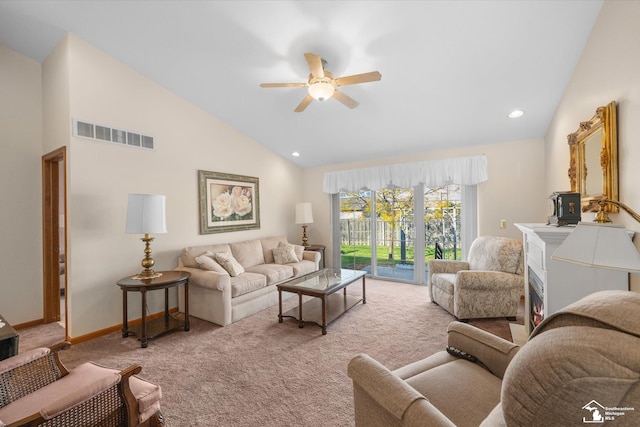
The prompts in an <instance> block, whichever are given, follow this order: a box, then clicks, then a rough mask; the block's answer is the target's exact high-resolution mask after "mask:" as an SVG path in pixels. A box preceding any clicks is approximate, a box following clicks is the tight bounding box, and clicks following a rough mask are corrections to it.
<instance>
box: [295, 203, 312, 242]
mask: <svg viewBox="0 0 640 427" xmlns="http://www.w3.org/2000/svg"><path fill="white" fill-rule="evenodd" d="M296 224H302V246H304V247H308V246H310V245H309V242H308V240H309V239H308V238H307V225H308V224H313V212H312V211H311V203H309V202H301V203H296Z"/></svg>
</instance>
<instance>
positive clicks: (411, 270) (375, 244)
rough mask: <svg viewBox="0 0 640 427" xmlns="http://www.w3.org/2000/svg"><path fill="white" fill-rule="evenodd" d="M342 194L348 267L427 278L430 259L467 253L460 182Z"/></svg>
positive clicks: (345, 263)
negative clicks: (436, 185) (463, 247)
mask: <svg viewBox="0 0 640 427" xmlns="http://www.w3.org/2000/svg"><path fill="white" fill-rule="evenodd" d="M416 194H422V195H423V196H422V197H418V198H416V197H415V195H416ZM339 200H340V203H339V209H340V226H339V227H340V230H339V236H340V239H339V245H340V246H339V250H340V263H341V267H342V268H350V269H356V270H365V271H367V272H368V273H370V274H371V275H372V276H373V277H381V278H388V279H394V280H400V281H407V282H412V283H424V282H425V281H426V277H427V274H428V272H427V271H426V265H427V262H428V260H429V259H433V258H436V257H438V258H449V259H461V248H462V242H461V221H460V218H461V217H462V213H463V211H462V197H461V191H460V187H459V186H455V185H449V186H444V187H437V188H424V187H422V186H417V187H415V188H393V189H388V190H380V191H361V192H343V193H340V195H339ZM416 212H417V214H416Z"/></svg>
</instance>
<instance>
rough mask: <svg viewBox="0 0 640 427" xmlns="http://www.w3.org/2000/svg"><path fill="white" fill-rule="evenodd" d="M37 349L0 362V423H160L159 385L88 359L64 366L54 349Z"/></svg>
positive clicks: (134, 368)
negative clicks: (72, 367) (86, 361)
mask: <svg viewBox="0 0 640 427" xmlns="http://www.w3.org/2000/svg"><path fill="white" fill-rule="evenodd" d="M70 346H71V344H70V343H68V342H64V343H60V344H57V345H55V346H53V347H51V348H37V349H33V350H29V351H26V352H24V353H20V354H18V355H16V356H13V357H11V358H8V359H5V360H2V361H0V426H9V427H14V426H80V425H87V426H88V425H91V426H149V427H151V426H163V425H164V422H163V419H162V413H161V412H160V398H161V397H162V392H161V389H160V387H159V386H157V385H155V384H151V383H149V382H147V381H145V380H142V379H140V378H138V377H137V376H135V375H136V374H138V373H139V372H140V371H141V370H142V368H141V367H140V366H139V365H132V366H130V367H129V368H127V369H125V370H123V371H118V370H115V369H110V368H105V367H102V366H99V365H96V364H94V363H84V364H82V365H80V366H78V367H76V368H75V369H71V370H67V368H65V366H64V365H63V364H62V362H61V361H60V359H59V357H58V351H60V350H63V349H66V348H69V347H70Z"/></svg>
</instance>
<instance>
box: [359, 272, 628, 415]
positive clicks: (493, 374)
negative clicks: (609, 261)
mask: <svg viewBox="0 0 640 427" xmlns="http://www.w3.org/2000/svg"><path fill="white" fill-rule="evenodd" d="M577 285H578V284H576V286H577ZM639 312H640V294H639V293H636V292H629V291H601V292H596V293H593V294H591V295H589V296H587V297H585V298H583V299H581V300H580V301H577V302H575V303H573V304H570V305H569V306H567V307H565V308H564V309H562V310H561V311H559V312H556V313H554V314H553V315H551V316H549V317H548V318H547V319H545V320H544V321H543V322H542V323H540V325H538V326H537V327H536V328H535V329H534V331H533V333H532V335H531V337H530V338H529V341H528V342H527V343H525V344H524V345H523V346H522V347H521V348H519V347H518V346H516V345H515V344H513V343H511V342H509V341H506V340H504V339H502V338H499V337H497V336H495V335H492V334H490V333H488V332H485V331H483V330H481V329H478V328H476V327H473V326H470V325H468V324H464V323H461V322H452V323H451V324H450V325H449V328H448V344H449V346H452V347H455V348H456V349H458V350H461V351H463V352H464V353H466V354H467V355H470V357H467V358H465V357H458V356H455V355H452V354H450V353H449V352H447V351H441V352H439V353H436V354H434V355H432V356H430V357H427V358H426V359H423V360H420V361H417V362H414V363H412V364H409V365H407V366H404V367H401V368H399V369H397V370H395V371H393V372H392V371H389V370H388V369H387V368H385V367H384V366H383V365H381V364H380V363H378V362H377V361H375V360H374V359H372V358H371V357H369V356H367V355H365V354H360V355H357V356H355V357H354V358H353V359H352V360H351V361H350V362H349V366H348V375H349V376H350V377H351V379H352V380H353V393H354V402H355V422H356V427H365V426H366V427H378V426H379V427H393V426H412V427H415V426H429V427H433V426H458V427H464V426H469V427H477V426H481V427H501V426H509V427H513V426H562V427H565V426H583V425H584V422H585V421H586V422H593V421H598V420H600V421H605V419H608V420H611V425H615V426H616V427H621V426H624V427H631V426H638V425H640V316H638V313H639ZM462 356H464V355H462ZM468 359H471V360H468ZM474 359H476V360H475V361H474ZM598 417H600V418H598ZM612 418H614V419H615V420H612Z"/></svg>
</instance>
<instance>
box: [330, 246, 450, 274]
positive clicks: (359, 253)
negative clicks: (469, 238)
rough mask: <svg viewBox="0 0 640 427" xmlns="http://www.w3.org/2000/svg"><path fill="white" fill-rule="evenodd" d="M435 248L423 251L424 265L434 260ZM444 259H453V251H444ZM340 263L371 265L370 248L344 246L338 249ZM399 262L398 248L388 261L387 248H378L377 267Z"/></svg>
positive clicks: (410, 260) (410, 254)
mask: <svg viewBox="0 0 640 427" xmlns="http://www.w3.org/2000/svg"><path fill="white" fill-rule="evenodd" d="M434 251H435V248H431V247H430V248H426V249H425V257H424V260H425V263H426V262H427V261H429V260H430V259H434V258H435V256H434ZM457 252H458V256H457V258H456V259H461V258H462V249H460V248H458V250H457ZM413 255H414V252H413V248H407V256H406V258H407V259H406V264H410V265H411V264H413V260H414V256H413ZM444 258H446V259H453V251H452V250H451V249H445V253H444ZM340 262H341V265H342V266H343V267H352V268H355V269H360V268H363V267H366V266H368V265H371V247H370V246H364V245H363V246H346V245H342V246H341V247H340ZM400 262H401V256H400V247H394V250H393V259H389V247H388V246H378V249H377V264H378V266H391V265H395V264H398V263H400Z"/></svg>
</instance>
